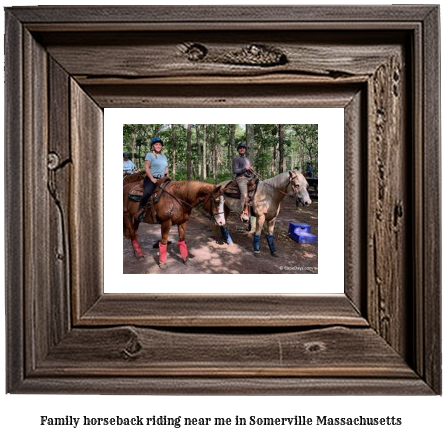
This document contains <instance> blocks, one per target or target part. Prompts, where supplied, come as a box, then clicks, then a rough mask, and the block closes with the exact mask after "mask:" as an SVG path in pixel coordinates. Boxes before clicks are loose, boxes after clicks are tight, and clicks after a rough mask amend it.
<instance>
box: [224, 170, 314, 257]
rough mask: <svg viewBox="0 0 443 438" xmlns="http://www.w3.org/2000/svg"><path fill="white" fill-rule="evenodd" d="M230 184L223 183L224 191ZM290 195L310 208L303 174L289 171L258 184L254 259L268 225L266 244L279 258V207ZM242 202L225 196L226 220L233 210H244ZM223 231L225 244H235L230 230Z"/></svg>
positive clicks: (255, 206)
mask: <svg viewBox="0 0 443 438" xmlns="http://www.w3.org/2000/svg"><path fill="white" fill-rule="evenodd" d="M228 183H229V181H224V182H222V183H221V184H220V185H221V187H225V186H226V185H227V184H228ZM291 192H293V193H294V195H295V196H296V197H297V199H298V200H299V201H300V202H301V203H302V204H303V205H304V206H306V207H307V206H309V205H310V204H311V198H310V197H309V193H308V183H307V181H306V178H305V177H304V176H303V174H302V173H301V172H300V171H292V170H290V171H288V172H283V173H280V174H279V175H277V176H274V177H273V178H269V179H265V180H263V181H260V182H259V183H258V186H257V191H256V192H255V196H254V200H253V202H252V208H253V212H254V215H255V216H256V217H257V220H256V229H255V234H254V245H253V247H254V254H255V255H259V253H260V235H261V231H262V228H263V225H264V224H265V222H266V225H267V235H266V240H267V241H268V245H269V249H270V250H271V254H272V255H273V256H275V257H278V256H277V254H276V251H277V250H276V248H275V244H274V226H275V221H276V220H277V216H278V214H279V212H280V203H281V202H282V201H283V198H284V197H285V196H286V195H287V194H288V193H291ZM239 202H240V201H239V200H238V199H234V198H229V197H228V196H225V218H226V219H227V218H228V216H229V211H230V210H237V211H238V210H240V207H241V206H240V205H239ZM220 229H221V232H222V236H223V238H224V240H225V241H227V242H228V243H232V238H231V236H230V235H229V231H228V229H227V228H226V227H224V226H222V227H220ZM252 231H253V230H252Z"/></svg>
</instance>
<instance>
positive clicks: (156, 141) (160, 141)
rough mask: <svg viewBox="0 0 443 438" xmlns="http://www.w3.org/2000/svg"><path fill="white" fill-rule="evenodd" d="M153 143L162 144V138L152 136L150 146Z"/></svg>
mask: <svg viewBox="0 0 443 438" xmlns="http://www.w3.org/2000/svg"><path fill="white" fill-rule="evenodd" d="M154 143H161V145H162V146H163V140H162V139H161V138H160V137H154V138H153V139H152V140H151V147H152V145H153V144H154Z"/></svg>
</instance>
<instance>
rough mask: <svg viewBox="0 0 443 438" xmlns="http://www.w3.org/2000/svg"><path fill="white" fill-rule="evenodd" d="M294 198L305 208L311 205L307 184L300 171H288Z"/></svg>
mask: <svg viewBox="0 0 443 438" xmlns="http://www.w3.org/2000/svg"><path fill="white" fill-rule="evenodd" d="M288 185H290V186H291V188H292V192H293V193H294V196H295V197H296V198H297V199H298V200H299V201H300V202H301V203H302V204H303V205H304V206H305V207H308V206H309V205H311V203H312V201H311V198H310V196H309V193H308V187H309V184H308V182H307V181H306V178H305V177H304V176H303V174H302V173H301V172H300V171H292V170H290V171H289V184H288Z"/></svg>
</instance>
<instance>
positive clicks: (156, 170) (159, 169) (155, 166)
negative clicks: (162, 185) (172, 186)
mask: <svg viewBox="0 0 443 438" xmlns="http://www.w3.org/2000/svg"><path fill="white" fill-rule="evenodd" d="M145 161H150V162H151V167H150V169H151V173H152V176H153V177H154V178H156V177H158V176H159V177H163V176H165V173H166V168H167V167H168V159H167V158H166V156H165V155H163V154H158V155H157V157H156V156H155V155H154V154H153V153H152V152H148V153H147V154H146V157H145Z"/></svg>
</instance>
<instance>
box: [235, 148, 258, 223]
mask: <svg viewBox="0 0 443 438" xmlns="http://www.w3.org/2000/svg"><path fill="white" fill-rule="evenodd" d="M246 150H247V146H246V144H245V143H239V145H238V146H237V151H238V156H237V157H235V158H234V159H233V161H232V172H233V173H234V175H235V180H236V181H237V184H238V188H239V190H240V195H241V196H240V205H241V207H240V210H237V211H236V213H238V214H241V219H242V220H243V221H245V222H247V221H248V220H249V217H248V215H247V214H246V211H245V208H246V205H245V204H246V197H247V195H248V182H249V181H250V180H251V179H252V177H253V174H252V170H253V168H252V164H251V161H250V160H249V158H247V157H246Z"/></svg>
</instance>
